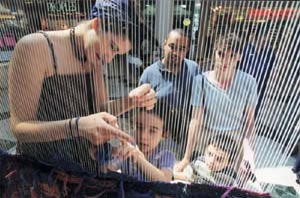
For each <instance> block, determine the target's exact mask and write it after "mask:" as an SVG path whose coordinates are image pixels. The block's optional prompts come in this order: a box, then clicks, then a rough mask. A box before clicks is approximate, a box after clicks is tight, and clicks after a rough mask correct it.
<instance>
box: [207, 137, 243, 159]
mask: <svg viewBox="0 0 300 198" xmlns="http://www.w3.org/2000/svg"><path fill="white" fill-rule="evenodd" d="M209 145H213V146H215V147H217V148H218V149H220V150H222V151H224V152H225V153H227V154H228V155H229V162H233V161H234V160H235V159H237V157H238V153H239V148H238V144H237V142H236V140H235V139H233V138H232V137H230V136H229V135H226V134H217V135H214V136H211V137H210V138H209V140H208V144H207V147H208V146H209Z"/></svg>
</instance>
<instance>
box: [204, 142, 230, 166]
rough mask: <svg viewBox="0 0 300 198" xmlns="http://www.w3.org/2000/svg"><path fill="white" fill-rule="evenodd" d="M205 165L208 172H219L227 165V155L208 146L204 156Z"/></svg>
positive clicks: (212, 146)
mask: <svg viewBox="0 0 300 198" xmlns="http://www.w3.org/2000/svg"><path fill="white" fill-rule="evenodd" d="M204 160H205V164H206V165H207V166H208V168H209V169H210V171H220V170H223V169H224V168H226V167H227V166H228V165H229V155H228V153H226V152H224V151H223V150H221V149H219V148H218V147H216V146H214V145H213V144H210V145H209V146H208V147H207V148H206V150H205V154H204Z"/></svg>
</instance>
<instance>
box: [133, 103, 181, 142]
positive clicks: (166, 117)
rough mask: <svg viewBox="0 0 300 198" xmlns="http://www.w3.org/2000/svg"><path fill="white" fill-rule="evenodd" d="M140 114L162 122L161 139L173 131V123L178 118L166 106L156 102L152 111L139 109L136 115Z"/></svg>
mask: <svg viewBox="0 0 300 198" xmlns="http://www.w3.org/2000/svg"><path fill="white" fill-rule="evenodd" d="M140 112H145V113H148V114H151V115H154V116H157V117H158V118H160V119H161V120H162V121H163V137H168V136H169V134H172V132H173V130H174V122H176V120H177V117H178V116H177V115H176V112H175V111H173V110H172V108H170V106H169V105H168V104H166V103H164V102H160V101H158V102H157V103H156V104H155V106H154V108H153V109H151V110H146V109H145V108H140V109H139V110H138V113H140ZM138 113H137V114H138Z"/></svg>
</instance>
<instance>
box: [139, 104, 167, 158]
mask: <svg viewBox="0 0 300 198" xmlns="http://www.w3.org/2000/svg"><path fill="white" fill-rule="evenodd" d="M170 116H171V114H170V112H169V109H168V108H167V106H165V105H162V104H159V103H157V104H156V105H155V107H154V108H153V109H152V110H145V109H139V110H138V112H137V114H136V118H135V124H136V130H135V138H136V142H137V145H138V146H139V148H140V150H141V151H142V152H143V153H144V154H147V153H149V152H151V151H153V150H154V149H155V148H156V147H157V146H158V145H159V143H160V141H161V140H162V138H165V137H167V136H168V134H169V124H168V123H169V122H168V120H170Z"/></svg>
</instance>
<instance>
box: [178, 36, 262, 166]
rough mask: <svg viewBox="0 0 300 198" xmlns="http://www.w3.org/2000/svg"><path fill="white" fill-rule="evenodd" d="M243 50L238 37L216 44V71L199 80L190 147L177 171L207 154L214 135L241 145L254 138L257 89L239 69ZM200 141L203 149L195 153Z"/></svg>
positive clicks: (225, 37)
mask: <svg viewBox="0 0 300 198" xmlns="http://www.w3.org/2000/svg"><path fill="white" fill-rule="evenodd" d="M240 48H241V47H240V43H239V40H238V38H237V37H236V36H235V35H233V34H229V35H226V36H224V37H220V38H219V39H218V40H217V41H216V43H215V49H214V52H215V67H214V70H212V71H207V72H205V73H203V75H199V76H197V77H196V78H195V80H194V83H193V92H192V106H193V112H192V119H191V122H190V126H189V135H188V143H187V147H186V151H185V156H184V159H183V160H182V161H181V162H180V163H179V164H178V165H177V166H176V170H177V171H179V172H181V171H183V169H184V167H185V166H186V165H187V164H188V163H189V161H190V158H191V156H192V152H193V150H198V151H199V152H200V153H201V152H203V148H202V147H203V145H206V142H207V140H208V139H209V136H210V135H212V134H215V133H217V134H218V133H226V134H229V135H231V136H233V137H235V138H236V139H238V140H240V141H239V142H242V141H241V140H243V139H244V137H246V138H247V139H250V138H253V136H254V131H255V129H254V111H255V106H256V103H257V93H256V92H257V88H256V87H257V85H256V81H255V79H254V78H253V77H252V76H250V75H248V74H246V73H244V72H242V71H239V70H237V69H236V66H237V63H238V61H239V59H240ZM197 139H198V142H197V145H198V147H200V148H198V149H194V148H195V144H196V140H197ZM238 161H239V160H238ZM238 164H239V163H238Z"/></svg>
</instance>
